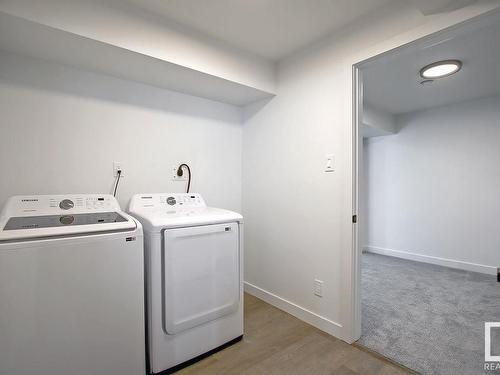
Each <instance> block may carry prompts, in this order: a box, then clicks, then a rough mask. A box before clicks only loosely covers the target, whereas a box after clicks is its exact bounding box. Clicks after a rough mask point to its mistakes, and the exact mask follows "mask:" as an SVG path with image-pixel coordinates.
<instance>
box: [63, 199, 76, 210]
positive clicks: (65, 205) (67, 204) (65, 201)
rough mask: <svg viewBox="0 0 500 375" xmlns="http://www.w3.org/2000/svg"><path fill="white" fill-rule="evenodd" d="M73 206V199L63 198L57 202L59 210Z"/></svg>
mask: <svg viewBox="0 0 500 375" xmlns="http://www.w3.org/2000/svg"><path fill="white" fill-rule="evenodd" d="M73 207H75V204H74V203H73V201H72V200H71V199H63V200H62V201H61V202H60V203H59V208H60V209H61V210H69V209H70V208H73Z"/></svg>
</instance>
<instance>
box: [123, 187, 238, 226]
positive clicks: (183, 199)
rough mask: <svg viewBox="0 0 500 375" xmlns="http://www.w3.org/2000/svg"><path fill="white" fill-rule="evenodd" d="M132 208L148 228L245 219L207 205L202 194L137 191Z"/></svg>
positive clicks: (131, 210) (130, 210)
mask: <svg viewBox="0 0 500 375" xmlns="http://www.w3.org/2000/svg"><path fill="white" fill-rule="evenodd" d="M129 212H130V214H131V215H132V216H134V217H136V218H137V219H138V220H139V221H140V222H141V223H142V225H143V227H144V230H145V231H149V232H155V231H156V232H159V231H161V230H162V229H164V228H180V227H190V226H197V225H206V224H218V223H227V222H242V221H243V217H242V216H241V215H240V214H239V213H237V212H233V211H228V210H224V209H221V208H213V207H207V206H206V204H205V202H204V201H203V198H202V197H201V196H200V195H199V194H169V193H165V194H137V195H134V196H133V197H132V199H131V201H130V207H129Z"/></svg>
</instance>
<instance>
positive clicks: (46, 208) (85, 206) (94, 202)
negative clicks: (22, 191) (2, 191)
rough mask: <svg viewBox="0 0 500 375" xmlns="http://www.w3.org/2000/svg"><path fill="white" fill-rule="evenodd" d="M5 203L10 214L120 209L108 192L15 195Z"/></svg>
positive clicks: (68, 212)
mask: <svg viewBox="0 0 500 375" xmlns="http://www.w3.org/2000/svg"><path fill="white" fill-rule="evenodd" d="M7 204H8V205H9V207H8V209H9V212H10V213H11V215H12V216H19V215H28V214H29V215H37V214H47V215H51V214H53V215H58V214H61V215H65V214H73V213H86V212H107V211H120V205H119V204H118V202H117V201H116V199H115V198H114V197H113V196H112V195H109V194H79V195H76V194H75V195H72V194H68V195H32V196H16V197H12V198H11V199H9V201H8V202H7Z"/></svg>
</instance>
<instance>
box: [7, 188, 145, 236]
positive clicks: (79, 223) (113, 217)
mask: <svg viewBox="0 0 500 375" xmlns="http://www.w3.org/2000/svg"><path fill="white" fill-rule="evenodd" d="M136 227H137V224H136V222H135V221H134V220H133V219H132V218H131V217H130V216H128V215H127V214H125V213H123V212H121V211H120V208H119V205H118V202H116V199H114V198H113V197H111V196H108V195H104V196H97V195H96V196H94V195H85V196H84V195H78V196H66V195H65V196H16V197H12V198H10V199H9V200H8V201H7V204H6V205H5V207H4V209H3V211H2V214H1V216H0V241H22V240H29V239H39V238H45V237H55V236H68V235H78V234H89V233H103V232H115V231H125V230H133V229H135V228H136Z"/></svg>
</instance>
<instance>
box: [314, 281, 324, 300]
mask: <svg viewBox="0 0 500 375" xmlns="http://www.w3.org/2000/svg"><path fill="white" fill-rule="evenodd" d="M314 295H316V296H318V297H323V281H321V280H318V279H315V280H314Z"/></svg>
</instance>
